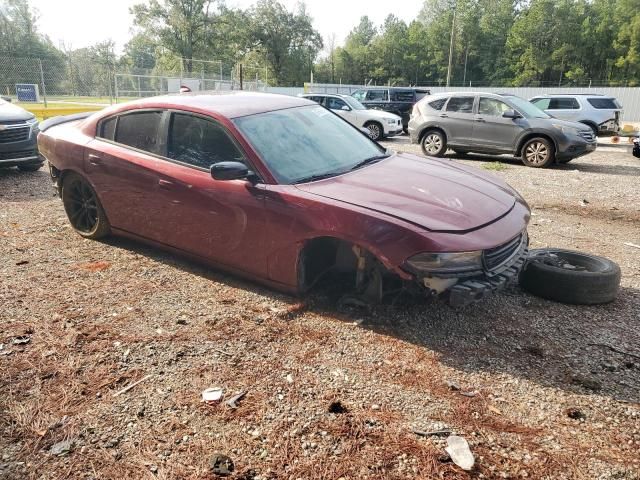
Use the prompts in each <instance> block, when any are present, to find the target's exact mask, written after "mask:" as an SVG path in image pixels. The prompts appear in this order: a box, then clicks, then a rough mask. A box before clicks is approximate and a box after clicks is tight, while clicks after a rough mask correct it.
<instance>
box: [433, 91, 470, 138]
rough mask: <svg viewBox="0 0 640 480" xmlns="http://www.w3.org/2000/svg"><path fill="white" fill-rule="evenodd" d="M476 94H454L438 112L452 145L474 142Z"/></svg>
mask: <svg viewBox="0 0 640 480" xmlns="http://www.w3.org/2000/svg"><path fill="white" fill-rule="evenodd" d="M475 100H476V97H475V96H474V95H454V96H452V97H450V98H449V100H448V101H447V104H446V105H445V107H444V109H443V110H442V111H441V112H440V113H439V114H438V116H439V117H440V122H439V123H440V124H441V125H442V126H443V127H444V130H445V133H446V134H447V142H448V143H449V144H451V145H470V144H471V143H472V142H473V124H474V123H475V122H474V113H473V109H474V104H475Z"/></svg>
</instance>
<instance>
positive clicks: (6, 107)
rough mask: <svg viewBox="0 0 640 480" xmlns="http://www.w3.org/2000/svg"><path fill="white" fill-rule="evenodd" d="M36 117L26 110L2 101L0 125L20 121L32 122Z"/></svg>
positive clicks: (0, 103)
mask: <svg viewBox="0 0 640 480" xmlns="http://www.w3.org/2000/svg"><path fill="white" fill-rule="evenodd" d="M32 118H34V116H33V115H32V114H31V113H29V112H27V111H26V110H25V109H24V108H20V107H18V106H16V105H13V104H11V103H8V102H2V101H0V123H2V122H15V121H18V120H31V119H32Z"/></svg>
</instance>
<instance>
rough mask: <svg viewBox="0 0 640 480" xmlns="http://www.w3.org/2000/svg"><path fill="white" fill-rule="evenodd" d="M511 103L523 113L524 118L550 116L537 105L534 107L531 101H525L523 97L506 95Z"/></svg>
mask: <svg viewBox="0 0 640 480" xmlns="http://www.w3.org/2000/svg"><path fill="white" fill-rule="evenodd" d="M506 98H508V99H509V100H510V101H511V103H513V105H514V106H515V107H516V109H517V110H518V111H519V112H520V113H521V114H522V115H524V116H525V117H526V118H551V116H550V115H547V114H546V113H544V112H543V111H542V110H540V109H539V108H538V107H536V106H535V105H534V104H533V103H531V102H527V101H526V100H525V99H524V98H520V97H511V96H509V97H506Z"/></svg>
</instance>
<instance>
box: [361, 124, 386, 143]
mask: <svg viewBox="0 0 640 480" xmlns="http://www.w3.org/2000/svg"><path fill="white" fill-rule="evenodd" d="M364 128H366V129H368V130H369V138H370V139H371V140H373V141H374V142H377V141H378V140H382V137H384V129H383V128H382V125H380V124H379V123H378V122H367V123H365V124H364Z"/></svg>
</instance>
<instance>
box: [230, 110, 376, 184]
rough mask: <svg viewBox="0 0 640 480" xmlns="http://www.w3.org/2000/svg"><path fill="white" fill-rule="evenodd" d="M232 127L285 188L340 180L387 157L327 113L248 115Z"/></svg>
mask: <svg viewBox="0 0 640 480" xmlns="http://www.w3.org/2000/svg"><path fill="white" fill-rule="evenodd" d="M234 123H235V124H236V126H237V127H238V129H239V130H240V131H241V132H242V133H243V134H244V135H245V137H246V138H247V140H248V141H249V143H251V145H252V146H253V148H254V149H255V150H256V151H257V152H258V154H259V155H260V156H261V157H262V159H263V161H264V162H265V163H266V165H267V167H268V168H269V170H270V171H271V172H272V173H273V175H274V177H276V180H277V181H278V182H279V183H282V184H292V183H304V182H307V181H314V180H319V179H321V178H327V177H332V176H336V175H340V174H342V173H345V172H348V171H350V170H353V169H354V168H358V167H360V166H364V165H366V164H367V163H371V162H373V161H377V160H379V159H381V158H384V157H386V156H387V155H386V154H385V150H384V149H383V148H382V147H380V146H378V145H377V144H376V143H374V142H372V141H371V140H369V138H368V137H367V136H366V135H365V134H364V133H361V132H359V131H358V130H357V129H355V128H353V127H352V126H351V125H349V124H348V123H347V122H345V121H344V120H342V119H341V118H340V117H338V116H337V115H335V114H333V113H331V112H330V111H329V110H327V109H326V108H323V107H318V106H308V107H297V108H290V109H286V110H278V111H275V112H267V113H261V114H257V115H249V116H247V117H241V118H237V119H235V120H234Z"/></svg>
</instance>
